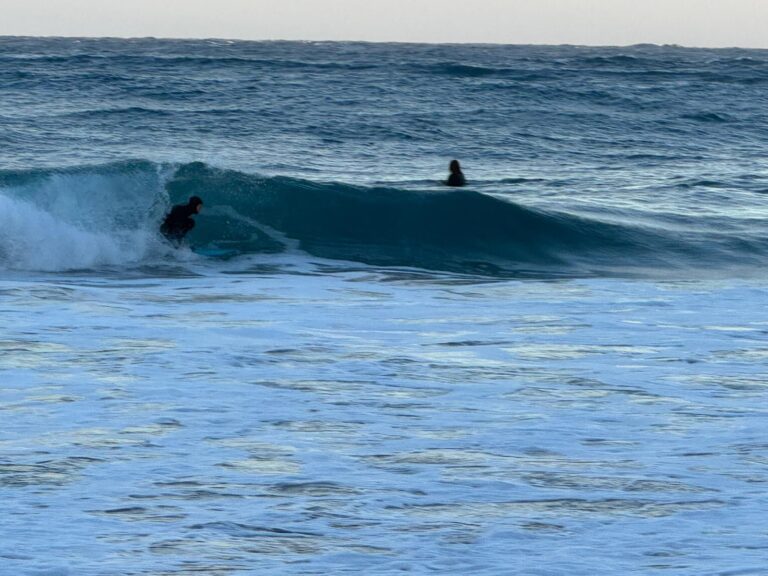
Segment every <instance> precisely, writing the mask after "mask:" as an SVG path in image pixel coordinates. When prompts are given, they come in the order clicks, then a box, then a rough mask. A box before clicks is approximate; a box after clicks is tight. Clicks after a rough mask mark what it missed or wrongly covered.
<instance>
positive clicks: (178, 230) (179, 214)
mask: <svg viewBox="0 0 768 576" xmlns="http://www.w3.org/2000/svg"><path fill="white" fill-rule="evenodd" d="M193 214H197V206H195V205H191V204H178V205H176V206H174V207H173V208H171V211H170V212H169V213H168V216H166V217H165V220H164V221H163V223H162V225H161V226H160V232H162V233H163V236H165V237H166V238H168V240H170V241H171V242H173V243H175V244H178V243H179V242H181V240H182V239H183V238H184V236H186V234H187V232H189V231H190V230H192V228H194V227H195V221H194V220H192V218H191V216H192V215H193Z"/></svg>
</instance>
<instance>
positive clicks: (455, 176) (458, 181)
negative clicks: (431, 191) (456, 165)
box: [445, 172, 467, 186]
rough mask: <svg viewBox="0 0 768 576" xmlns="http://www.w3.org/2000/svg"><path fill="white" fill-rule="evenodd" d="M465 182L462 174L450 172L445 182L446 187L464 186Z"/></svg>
mask: <svg viewBox="0 0 768 576" xmlns="http://www.w3.org/2000/svg"><path fill="white" fill-rule="evenodd" d="M466 183H467V181H466V180H465V179H464V174H462V173H461V172H451V175H450V176H448V180H447V181H446V183H445V185H446V186H464V185H465V184H466Z"/></svg>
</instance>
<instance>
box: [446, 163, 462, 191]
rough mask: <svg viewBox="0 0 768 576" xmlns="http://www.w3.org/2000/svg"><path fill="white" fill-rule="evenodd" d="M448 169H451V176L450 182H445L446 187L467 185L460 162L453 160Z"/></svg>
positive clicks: (449, 177)
mask: <svg viewBox="0 0 768 576" xmlns="http://www.w3.org/2000/svg"><path fill="white" fill-rule="evenodd" d="M448 168H449V169H450V171H451V174H450V175H449V176H448V180H446V181H445V182H443V184H445V185H446V186H464V185H465V184H466V183H467V181H466V179H465V178H464V173H463V172H462V171H461V165H459V161H458V160H451V163H450V164H449V165H448Z"/></svg>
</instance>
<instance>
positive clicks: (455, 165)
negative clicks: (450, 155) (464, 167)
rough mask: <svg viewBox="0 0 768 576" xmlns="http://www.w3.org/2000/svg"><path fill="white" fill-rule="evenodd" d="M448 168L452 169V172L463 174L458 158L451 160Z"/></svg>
mask: <svg viewBox="0 0 768 576" xmlns="http://www.w3.org/2000/svg"><path fill="white" fill-rule="evenodd" d="M448 169H449V170H450V171H451V174H461V166H460V165H459V161H458V160H451V163H450V164H449V165H448Z"/></svg>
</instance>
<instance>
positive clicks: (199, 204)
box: [187, 196, 203, 214]
mask: <svg viewBox="0 0 768 576" xmlns="http://www.w3.org/2000/svg"><path fill="white" fill-rule="evenodd" d="M187 205H188V206H189V207H190V208H192V209H193V210H194V212H195V214H199V213H200V210H202V209H203V200H202V198H200V196H191V197H190V198H189V204H187Z"/></svg>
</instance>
